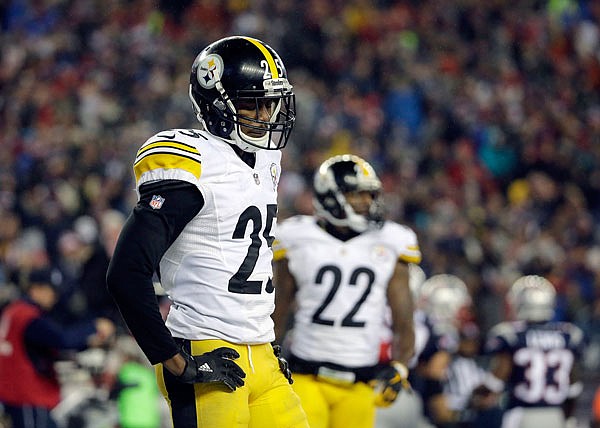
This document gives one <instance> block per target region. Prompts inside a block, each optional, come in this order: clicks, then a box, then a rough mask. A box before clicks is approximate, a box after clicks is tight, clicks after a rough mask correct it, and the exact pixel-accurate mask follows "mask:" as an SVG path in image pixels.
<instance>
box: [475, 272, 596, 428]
mask: <svg viewBox="0 0 600 428" xmlns="http://www.w3.org/2000/svg"><path fill="white" fill-rule="evenodd" d="M555 299H556V292H555V289H554V286H553V285H552V284H551V283H550V282H549V281H548V280H547V279H545V278H543V277H541V276H537V275H526V276H523V277H521V278H519V279H518V280H517V281H515V283H514V284H513V285H512V286H511V288H510V290H509V293H508V296H507V300H508V303H509V306H510V308H511V310H512V312H513V314H514V318H515V320H514V321H507V322H503V323H500V324H498V325H496V326H495V327H493V328H492V329H491V331H490V333H489V335H488V339H487V341H486V345H485V350H486V352H487V353H489V354H491V355H492V356H493V360H492V370H493V373H494V375H495V376H496V377H497V378H498V379H500V380H501V381H503V382H505V384H506V386H505V390H506V393H507V403H506V409H505V412H504V416H503V423H502V426H503V428H538V427H543V428H562V427H564V426H565V423H566V419H567V417H568V416H569V415H568V414H565V409H566V408H567V407H569V405H570V404H572V402H573V401H574V400H575V398H576V397H577V396H578V395H579V393H580V392H581V390H582V384H581V382H580V381H578V380H577V378H576V376H577V371H578V370H577V365H578V364H577V362H578V360H579V358H580V357H581V355H582V352H583V347H584V344H585V340H584V335H583V332H582V330H581V329H579V328H578V327H577V326H575V325H574V324H571V323H568V322H557V321H552V318H553V315H554V305H555ZM567 413H568V410H567Z"/></svg>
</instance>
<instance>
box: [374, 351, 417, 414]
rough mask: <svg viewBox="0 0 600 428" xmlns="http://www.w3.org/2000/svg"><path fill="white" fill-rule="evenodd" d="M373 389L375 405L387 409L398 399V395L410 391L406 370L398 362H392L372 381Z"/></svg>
mask: <svg viewBox="0 0 600 428" xmlns="http://www.w3.org/2000/svg"><path fill="white" fill-rule="evenodd" d="M373 387H374V389H375V405H376V406H377V407H388V406H390V405H391V404H392V403H393V402H394V401H396V398H397V397H398V393H399V392H400V391H401V390H402V389H404V390H406V391H409V392H410V391H412V388H411V386H410V383H409V382H408V368H407V367H406V366H405V365H404V364H402V363H400V362H398V361H392V362H391V363H390V365H389V366H388V367H385V368H384V369H383V370H381V372H379V374H378V375H377V377H376V378H375V380H374V381H373Z"/></svg>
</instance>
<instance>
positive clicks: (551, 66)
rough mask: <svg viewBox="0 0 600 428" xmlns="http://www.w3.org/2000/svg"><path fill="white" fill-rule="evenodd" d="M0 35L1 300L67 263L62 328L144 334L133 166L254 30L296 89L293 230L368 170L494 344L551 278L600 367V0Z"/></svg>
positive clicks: (54, 25)
mask: <svg viewBox="0 0 600 428" xmlns="http://www.w3.org/2000/svg"><path fill="white" fill-rule="evenodd" d="M0 31H1V33H0V88H1V91H0V149H1V150H0V219H1V221H0V305H4V304H6V303H8V302H9V301H11V300H13V299H14V298H15V297H16V295H17V292H18V290H19V287H20V282H21V280H22V278H23V277H24V276H26V275H27V273H28V272H29V271H31V270H34V269H40V268H46V267H50V268H52V269H54V270H55V271H56V272H58V273H59V275H57V276H56V277H55V278H57V279H56V280H57V287H58V288H59V289H60V292H61V300H60V301H59V304H58V305H57V306H56V309H55V311H54V314H55V316H56V318H57V320H58V321H60V322H63V323H72V322H77V321H81V320H83V319H88V318H91V317H108V318H110V319H112V320H113V321H114V322H115V323H117V324H118V325H120V331H121V332H122V333H124V332H125V328H124V326H123V324H122V321H121V318H120V316H119V314H118V311H117V310H116V307H115V305H114V303H113V302H112V300H111V298H110V296H108V294H107V292H106V288H105V279H104V275H105V272H106V267H107V265H108V261H109V260H110V257H111V251H112V250H113V249H114V244H115V239H116V237H117V235H118V233H119V230H120V227H121V225H122V224H123V222H124V219H125V215H126V213H128V212H129V210H130V209H131V207H132V206H133V204H134V203H135V201H136V194H135V192H134V191H133V186H134V184H133V176H132V173H131V164H130V163H131V160H132V159H133V158H134V157H135V151H136V150H137V149H138V147H139V146H140V144H141V143H142V142H143V141H144V140H145V138H147V136H148V135H152V134H153V133H154V132H156V131H159V130H161V129H167V128H170V127H171V128H190V127H196V126H197V122H196V120H195V118H194V116H193V114H191V107H190V102H189V100H188V98H187V96H186V94H187V85H188V83H189V72H190V70H189V68H190V58H193V57H194V56H195V55H196V53H197V49H198V47H199V46H204V45H206V44H207V43H208V42H210V41H212V40H216V39H218V38H220V37H223V36H226V35H231V34H248V35H254V36H256V37H259V38H261V39H262V40H265V41H266V42H268V43H269V44H271V45H272V46H273V47H274V48H275V49H276V50H277V51H278V52H280V53H281V55H282V57H283V58H284V60H285V61H286V65H287V67H288V73H289V75H290V81H291V82H292V84H293V85H294V90H295V92H296V96H297V100H296V103H297V107H298V120H297V126H296V129H295V130H294V133H293V134H292V137H291V142H290V144H289V145H288V146H287V148H286V150H285V151H284V154H283V163H284V165H283V170H284V173H283V176H282V179H281V182H280V215H279V216H280V218H282V219H283V218H285V217H288V216H291V215H293V214H296V213H310V212H311V210H312V204H311V196H310V195H311V193H310V182H311V178H312V174H313V171H314V168H315V167H316V166H317V165H319V163H320V162H321V161H322V160H323V159H325V158H327V157H328V156H331V155H333V154H340V153H346V152H348V153H354V154H357V155H359V156H361V157H363V158H365V159H368V160H369V161H370V162H371V163H372V164H373V165H374V166H376V169H377V170H378V171H381V172H380V177H381V178H382V181H383V183H384V189H385V199H386V202H387V209H388V212H389V214H390V217H391V218H392V219H394V220H396V221H398V222H401V223H406V224H408V225H409V226H411V227H412V228H413V229H414V230H415V231H416V232H417V234H418V236H419V243H420V245H421V251H422V254H423V263H422V265H421V266H422V267H423V269H424V271H425V272H426V273H427V275H428V276H430V275H434V274H438V273H450V274H454V275H457V276H458V277H460V278H462V279H463V280H464V281H465V283H466V284H467V285H468V287H469V291H470V292H471V294H472V296H474V300H475V302H476V309H477V311H478V321H479V323H480V325H481V328H482V330H483V331H486V330H487V329H489V327H491V326H492V325H494V324H496V323H497V322H499V321H501V320H502V319H503V317H504V307H503V301H504V295H505V293H506V291H507V289H508V286H509V285H510V284H511V283H512V282H513V281H514V280H515V279H516V278H517V277H519V276H520V275H526V274H537V275H543V276H545V277H546V278H548V279H549V280H550V281H551V282H552V283H553V284H554V285H555V287H556V288H557V292H558V297H559V306H558V311H557V318H558V319H562V320H568V321H571V322H574V323H575V324H577V325H578V326H580V327H581V328H582V329H583V330H584V331H585V332H586V333H587V334H588V336H589V338H590V343H591V346H590V349H592V351H590V352H588V354H587V357H586V358H587V360H586V363H587V367H588V369H589V370H590V373H593V372H594V371H597V370H598V369H599V368H600V240H599V239H598V238H599V237H600V229H599V227H598V225H599V224H600V2H596V1H592V0H589V1H585V0H580V1H575V0H525V1H519V2H508V1H502V0H495V1H486V2H482V1H478V0H456V1H453V2H447V1H437V0H423V1H410V0H407V1H392V0H352V1H342V0H307V1H303V2H297V1H293V0H278V1H272V0H254V1H253V0H229V1H225V2H221V1H214V0H197V1H190V0H187V1H179V2H170V1H168V0H165V1H161V2H158V1H152V0H103V1H99V0H20V1H16V0H13V1H10V0H9V1H6V2H3V3H2V5H0ZM594 345H595V346H594ZM594 349H595V350H597V352H596V353H594V352H593V350H594ZM594 382H596V384H595V385H591V386H590V387H593V388H595V386H597V382H598V379H597V378H596V379H595V380H594Z"/></svg>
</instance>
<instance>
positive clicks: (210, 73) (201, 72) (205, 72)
mask: <svg viewBox="0 0 600 428" xmlns="http://www.w3.org/2000/svg"><path fill="white" fill-rule="evenodd" d="M222 75H223V59H222V58H221V57H220V56H219V55H216V54H208V55H207V56H206V57H205V58H204V59H203V60H202V61H201V62H200V64H199V65H198V69H197V71H196V78H197V79H198V83H199V84H200V86H202V87H203V88H205V89H212V88H214V87H215V85H216V83H217V82H218V81H219V80H221V76H222Z"/></svg>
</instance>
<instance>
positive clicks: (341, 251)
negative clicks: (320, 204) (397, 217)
mask: <svg viewBox="0 0 600 428" xmlns="http://www.w3.org/2000/svg"><path fill="white" fill-rule="evenodd" d="M275 235H276V238H277V239H276V243H275V246H274V250H275V258H276V259H280V258H284V257H285V258H287V259H288V265H289V269H290V272H291V273H292V275H293V276H294V278H295V280H296V284H297V286H298V290H297V292H296V305H297V309H296V312H295V318H294V328H293V332H292V338H291V352H292V353H293V354H294V355H296V356H298V357H300V358H303V359H306V360H310V361H320V362H331V363H336V364H340V365H343V366H346V367H365V366H371V365H374V364H376V363H377V362H378V360H379V349H380V342H381V337H382V329H385V328H386V326H385V311H386V304H387V287H388V283H389V281H390V279H391V277H392V275H393V272H394V269H395V266H396V263H397V262H398V260H402V261H405V262H407V263H408V262H412V263H419V262H420V261H421V253H420V251H419V246H418V243H417V237H416V234H415V233H414V232H413V231H412V230H411V229H410V228H408V227H405V226H402V225H399V224H397V223H394V222H390V221H387V222H385V223H384V226H383V228H381V229H379V230H371V231H367V232H364V233H362V234H360V235H358V236H356V237H355V238H352V239H350V240H348V241H341V240H339V239H337V238H335V237H333V236H332V235H330V234H329V233H327V232H326V231H325V230H323V229H322V228H321V227H320V226H319V225H318V224H317V223H316V219H315V218H314V217H309V216H295V217H292V218H289V219H287V220H285V221H283V222H282V223H281V224H279V225H278V227H277V230H276V234H275Z"/></svg>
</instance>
